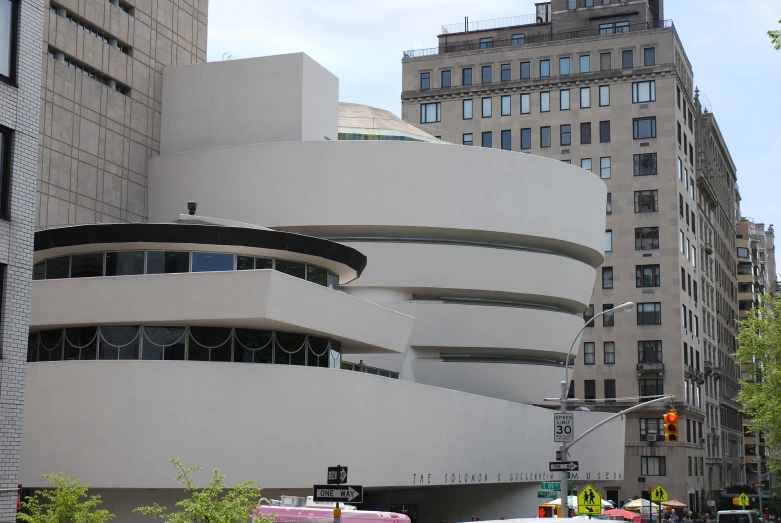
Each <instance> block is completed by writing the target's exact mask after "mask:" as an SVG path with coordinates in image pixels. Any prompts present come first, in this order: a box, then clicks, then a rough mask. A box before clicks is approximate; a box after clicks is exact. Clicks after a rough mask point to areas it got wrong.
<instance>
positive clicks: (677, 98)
mask: <svg viewBox="0 0 781 523" xmlns="http://www.w3.org/2000/svg"><path fill="white" fill-rule="evenodd" d="M675 102H676V104H677V105H678V109H680V108H681V87H680V86H678V85H676V86H675Z"/></svg>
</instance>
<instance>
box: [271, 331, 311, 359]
mask: <svg viewBox="0 0 781 523" xmlns="http://www.w3.org/2000/svg"><path fill="white" fill-rule="evenodd" d="M274 337H275V339H276V347H275V350H274V363H279V364H282V365H306V336H305V335H304V334H297V333H293V332H276V333H274Z"/></svg>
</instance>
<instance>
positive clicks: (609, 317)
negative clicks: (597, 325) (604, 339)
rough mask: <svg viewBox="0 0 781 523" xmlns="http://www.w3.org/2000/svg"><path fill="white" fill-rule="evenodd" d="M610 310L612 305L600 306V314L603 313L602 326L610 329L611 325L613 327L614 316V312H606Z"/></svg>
mask: <svg viewBox="0 0 781 523" xmlns="http://www.w3.org/2000/svg"><path fill="white" fill-rule="evenodd" d="M612 308H613V304H612V303H605V304H604V305H602V312H604V313H605V314H603V315H602V325H603V326H605V327H612V326H613V325H615V320H616V318H615V316H616V314H615V313H614V312H607V311H609V310H610V309H612Z"/></svg>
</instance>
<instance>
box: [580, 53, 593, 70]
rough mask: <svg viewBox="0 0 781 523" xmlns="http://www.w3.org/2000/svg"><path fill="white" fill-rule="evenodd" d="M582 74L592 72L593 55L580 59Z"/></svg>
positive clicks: (586, 55)
mask: <svg viewBox="0 0 781 523" xmlns="http://www.w3.org/2000/svg"><path fill="white" fill-rule="evenodd" d="M580 72H581V73H590V72H591V55H588V54H584V55H582V56H581V57H580Z"/></svg>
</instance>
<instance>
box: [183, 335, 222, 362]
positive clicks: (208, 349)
mask: <svg viewBox="0 0 781 523" xmlns="http://www.w3.org/2000/svg"><path fill="white" fill-rule="evenodd" d="M232 341H233V329H231V328H225V327H190V343H189V355H188V358H187V359H189V360H195V361H231V347H232Z"/></svg>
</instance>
